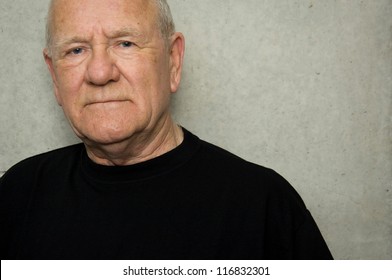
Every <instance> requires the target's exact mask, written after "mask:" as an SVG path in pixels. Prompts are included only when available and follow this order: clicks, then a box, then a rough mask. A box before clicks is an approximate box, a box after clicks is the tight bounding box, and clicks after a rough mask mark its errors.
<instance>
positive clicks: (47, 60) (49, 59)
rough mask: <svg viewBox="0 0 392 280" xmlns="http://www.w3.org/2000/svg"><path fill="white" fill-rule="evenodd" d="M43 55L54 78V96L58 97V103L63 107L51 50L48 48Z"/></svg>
mask: <svg viewBox="0 0 392 280" xmlns="http://www.w3.org/2000/svg"><path fill="white" fill-rule="evenodd" d="M43 55H44V59H45V63H46V66H47V67H48V70H49V73H50V76H51V77H52V81H53V88H54V94H55V96H56V100H57V103H58V104H59V105H60V106H61V105H62V102H61V97H60V95H59V91H58V85H57V78H56V73H55V71H54V66H53V58H52V56H51V55H50V54H49V50H48V49H47V48H45V49H44V51H43Z"/></svg>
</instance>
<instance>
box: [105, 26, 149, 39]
mask: <svg viewBox="0 0 392 280" xmlns="http://www.w3.org/2000/svg"><path fill="white" fill-rule="evenodd" d="M127 36H130V37H135V38H144V37H145V36H144V34H143V33H142V32H140V31H139V30H137V29H135V28H133V27H129V26H127V27H122V28H120V29H118V30H115V31H112V32H109V34H108V37H109V38H120V37H127Z"/></svg>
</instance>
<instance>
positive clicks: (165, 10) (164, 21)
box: [46, 0, 175, 55]
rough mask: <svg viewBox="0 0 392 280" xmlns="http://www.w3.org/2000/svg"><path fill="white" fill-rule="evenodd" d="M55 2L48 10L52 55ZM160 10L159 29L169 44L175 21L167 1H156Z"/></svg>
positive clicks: (48, 37) (52, 1)
mask: <svg viewBox="0 0 392 280" xmlns="http://www.w3.org/2000/svg"><path fill="white" fill-rule="evenodd" d="M54 2H55V0H51V1H50V4H49V9H48V15H47V18H46V48H47V49H48V51H49V55H50V54H51V45H52V28H51V26H52V20H53V4H54ZM154 2H155V5H156V7H157V10H158V18H157V19H158V22H157V25H158V28H159V30H160V33H161V36H162V39H163V40H164V41H165V43H168V42H169V41H168V40H169V37H170V36H171V35H173V34H174V32H175V25H174V20H173V17H172V14H171V11H170V7H169V4H167V1H166V0H154Z"/></svg>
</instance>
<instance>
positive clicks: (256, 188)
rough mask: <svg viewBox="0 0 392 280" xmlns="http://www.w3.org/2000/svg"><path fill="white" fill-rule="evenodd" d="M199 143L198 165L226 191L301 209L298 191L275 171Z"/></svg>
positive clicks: (205, 143)
mask: <svg viewBox="0 0 392 280" xmlns="http://www.w3.org/2000/svg"><path fill="white" fill-rule="evenodd" d="M200 142H201V145H200V146H201V147H200V152H199V165H200V166H203V167H200V168H202V169H203V170H204V171H205V173H206V174H207V176H210V178H211V180H213V181H215V182H217V183H218V184H219V185H221V186H222V188H224V189H225V190H227V189H228V188H230V190H229V191H230V192H232V193H234V194H236V196H237V197H242V196H247V197H248V198H249V199H260V197H268V199H269V200H271V201H273V200H277V201H279V203H286V202H287V203H292V202H294V203H295V204H297V205H299V206H300V207H301V208H305V207H306V206H305V205H304V203H303V200H302V199H301V197H300V196H299V194H298V192H297V191H296V190H295V189H294V188H293V187H292V185H291V184H290V183H289V182H288V181H287V180H286V179H285V178H284V177H283V176H282V175H281V174H279V173H278V172H276V171H275V170H273V169H271V168H269V167H265V166H263V165H260V164H257V163H253V162H250V161H247V160H245V159H243V158H241V157H239V156H237V155H235V154H233V153H231V152H230V151H228V150H226V149H224V148H221V147H218V146H216V145H214V144H211V143H209V142H206V141H203V140H201V141H200ZM208 170H209V171H208ZM230 186H233V187H232V188H231V187H230ZM252 197H253V198H252Z"/></svg>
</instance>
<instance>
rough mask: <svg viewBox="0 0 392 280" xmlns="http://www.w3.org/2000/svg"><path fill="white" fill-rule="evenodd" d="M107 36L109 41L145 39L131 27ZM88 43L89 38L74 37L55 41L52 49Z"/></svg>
mask: <svg viewBox="0 0 392 280" xmlns="http://www.w3.org/2000/svg"><path fill="white" fill-rule="evenodd" d="M107 36H108V37H109V38H110V39H115V38H121V37H132V38H135V39H140V40H143V41H144V40H145V39H146V37H145V35H144V34H143V33H142V32H140V31H139V30H137V29H135V28H133V27H123V28H120V29H118V30H115V31H112V32H108V34H107ZM89 41H90V39H89V38H86V37H83V36H78V35H76V36H73V37H70V38H63V39H58V40H56V42H54V47H55V48H59V47H63V46H67V45H71V44H74V43H86V42H89Z"/></svg>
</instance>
